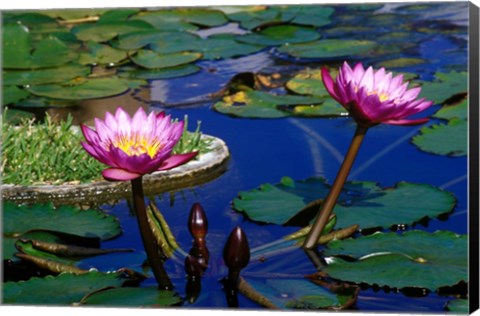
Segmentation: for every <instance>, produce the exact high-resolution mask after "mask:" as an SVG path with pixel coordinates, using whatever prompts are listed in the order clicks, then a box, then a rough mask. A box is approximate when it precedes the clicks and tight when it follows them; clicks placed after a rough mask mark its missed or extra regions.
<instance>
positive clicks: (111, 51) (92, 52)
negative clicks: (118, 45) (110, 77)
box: [78, 41, 128, 66]
mask: <svg viewBox="0 0 480 316" xmlns="http://www.w3.org/2000/svg"><path fill="white" fill-rule="evenodd" d="M86 46H87V49H88V53H82V54H80V58H79V60H78V62H79V63H80V64H82V65H97V64H100V65H108V66H114V65H115V64H117V63H118V62H120V61H121V60H124V59H126V58H127V57H128V54H127V52H125V51H122V50H118V49H115V48H112V47H110V46H109V45H104V44H99V43H96V42H93V41H88V42H87V45H86Z"/></svg>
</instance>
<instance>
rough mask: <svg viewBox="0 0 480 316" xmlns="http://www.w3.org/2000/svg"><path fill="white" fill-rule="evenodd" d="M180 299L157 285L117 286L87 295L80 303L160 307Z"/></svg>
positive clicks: (172, 303) (174, 303)
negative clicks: (140, 286) (141, 286)
mask: <svg viewBox="0 0 480 316" xmlns="http://www.w3.org/2000/svg"><path fill="white" fill-rule="evenodd" d="M181 302H182V299H181V298H180V297H179V296H178V295H177V294H176V293H175V292H173V291H159V290H158V287H143V288H134V287H118V288H114V289H107V290H102V291H99V292H96V293H94V294H92V295H89V296H88V297H86V298H85V299H83V300H82V302H81V304H82V305H95V306H112V307H119V306H122V307H162V306H172V305H178V304H180V303H181Z"/></svg>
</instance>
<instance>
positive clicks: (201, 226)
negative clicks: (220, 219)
mask: <svg viewBox="0 0 480 316" xmlns="http://www.w3.org/2000/svg"><path fill="white" fill-rule="evenodd" d="M188 230H189V231H190V234H191V235H192V236H193V238H195V240H199V239H203V238H205V236H206V235H207V231H208V220H207V215H206V214H205V211H204V210H203V207H202V206H201V205H200V203H194V204H193V205H192V208H191V209H190V215H189V217H188Z"/></svg>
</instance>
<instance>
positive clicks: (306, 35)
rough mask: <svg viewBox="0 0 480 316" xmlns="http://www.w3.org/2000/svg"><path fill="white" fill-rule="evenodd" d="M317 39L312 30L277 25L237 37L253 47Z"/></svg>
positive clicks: (315, 33) (316, 34) (316, 33)
mask: <svg viewBox="0 0 480 316" xmlns="http://www.w3.org/2000/svg"><path fill="white" fill-rule="evenodd" d="M318 38H320V34H319V33H318V32H317V31H316V30H315V29H312V28H307V27H302V26H296V25H278V26H270V27H267V28H265V29H263V30H261V31H260V32H255V33H249V34H245V35H241V36H238V37H237V41H240V42H243V43H247V44H254V45H264V46H275V45H282V44H290V43H305V42H311V41H314V40H316V39H318Z"/></svg>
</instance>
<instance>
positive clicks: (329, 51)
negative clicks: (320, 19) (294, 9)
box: [277, 39, 377, 60]
mask: <svg viewBox="0 0 480 316" xmlns="http://www.w3.org/2000/svg"><path fill="white" fill-rule="evenodd" d="M376 45H377V44H376V43H375V42H372V41H365V40H343V39H324V40H318V41H315V42H310V43H303V44H292V45H284V46H281V47H279V48H278V49H277V51H278V52H280V53H285V54H288V55H290V56H292V57H295V58H318V59H329V60H330V59H344V58H345V57H352V58H354V57H363V56H366V55H368V54H369V53H371V52H373V50H374V48H375V47H376Z"/></svg>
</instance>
